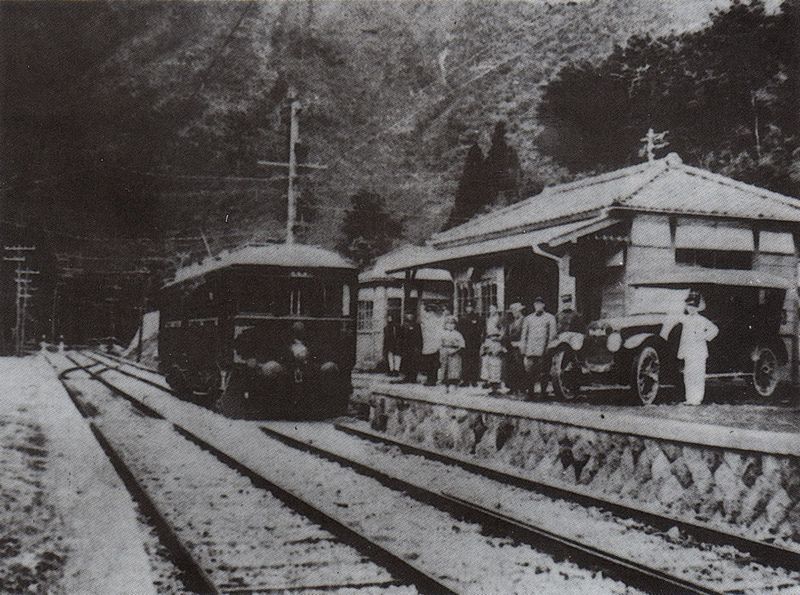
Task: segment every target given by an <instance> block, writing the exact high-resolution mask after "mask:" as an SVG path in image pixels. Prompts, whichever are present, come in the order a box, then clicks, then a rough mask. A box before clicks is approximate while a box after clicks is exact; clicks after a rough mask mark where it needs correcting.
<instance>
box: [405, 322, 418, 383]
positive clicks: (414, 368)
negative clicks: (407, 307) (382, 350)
mask: <svg viewBox="0 0 800 595" xmlns="http://www.w3.org/2000/svg"><path fill="white" fill-rule="evenodd" d="M421 353H422V327H421V326H420V325H419V323H418V322H417V319H416V316H414V314H412V313H411V312H408V313H407V314H406V316H405V320H404V321H403V326H402V327H401V328H400V358H401V361H400V373H401V374H402V375H403V380H404V381H405V382H416V381H417V375H418V374H419V360H420V354H421Z"/></svg>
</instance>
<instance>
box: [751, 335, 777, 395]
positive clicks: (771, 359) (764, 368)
mask: <svg viewBox="0 0 800 595" xmlns="http://www.w3.org/2000/svg"><path fill="white" fill-rule="evenodd" d="M779 367H780V361H779V360H778V356H777V355H776V354H775V351H774V350H773V349H772V348H770V347H758V348H757V349H756V352H755V356H754V357H753V390H754V391H755V393H756V395H758V396H760V397H765V398H769V397H771V396H772V395H773V394H775V390H776V389H777V388H778V369H779Z"/></svg>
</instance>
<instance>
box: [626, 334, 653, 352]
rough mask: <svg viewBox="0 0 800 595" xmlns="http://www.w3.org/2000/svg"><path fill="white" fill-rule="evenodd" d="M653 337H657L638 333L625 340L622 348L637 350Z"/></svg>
mask: <svg viewBox="0 0 800 595" xmlns="http://www.w3.org/2000/svg"><path fill="white" fill-rule="evenodd" d="M651 337H655V335H654V334H653V333H638V334H636V335H632V336H630V337H628V338H627V339H625V342H624V343H623V344H622V346H623V347H624V348H625V349H636V348H637V347H639V346H640V345H641V344H642V343H644V342H645V341H647V340H648V339H649V338H651Z"/></svg>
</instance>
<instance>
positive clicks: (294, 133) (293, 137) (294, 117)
mask: <svg viewBox="0 0 800 595" xmlns="http://www.w3.org/2000/svg"><path fill="white" fill-rule="evenodd" d="M289 101H290V103H289V113H290V116H289V117H290V120H289V187H288V190H287V195H286V199H287V206H286V210H287V213H286V243H287V244H294V222H295V220H296V219H297V198H296V197H295V195H294V182H295V178H296V177H297V151H296V148H297V142H298V140H299V137H300V121H299V117H300V101H299V100H298V99H297V95H296V94H295V91H294V89H292V90H291V91H290V95H289Z"/></svg>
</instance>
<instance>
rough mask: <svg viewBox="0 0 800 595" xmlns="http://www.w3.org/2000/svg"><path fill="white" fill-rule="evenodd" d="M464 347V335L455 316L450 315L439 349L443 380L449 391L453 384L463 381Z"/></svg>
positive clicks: (445, 323)
mask: <svg viewBox="0 0 800 595" xmlns="http://www.w3.org/2000/svg"><path fill="white" fill-rule="evenodd" d="M464 347H465V343H464V336H463V335H462V334H461V333H459V332H458V331H457V330H456V318H455V316H448V317H447V319H445V322H444V331H443V332H442V346H441V348H440V349H439V362H440V364H441V368H442V381H443V382H444V385H445V390H446V391H447V392H448V393H449V392H450V387H451V386H453V385H458V384H459V383H460V382H461V355H462V352H463V351H464Z"/></svg>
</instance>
